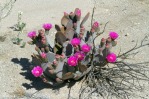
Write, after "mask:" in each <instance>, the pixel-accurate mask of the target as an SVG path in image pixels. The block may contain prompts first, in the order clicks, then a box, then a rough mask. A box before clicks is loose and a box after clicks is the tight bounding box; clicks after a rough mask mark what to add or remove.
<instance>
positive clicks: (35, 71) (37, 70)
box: [32, 66, 43, 77]
mask: <svg viewBox="0 0 149 99" xmlns="http://www.w3.org/2000/svg"><path fill="white" fill-rule="evenodd" d="M42 73H43V69H42V68H41V67H40V66H36V67H34V68H33V69H32V74H33V75H34V76H35V77H39V76H41V75H42Z"/></svg>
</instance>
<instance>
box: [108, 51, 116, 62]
mask: <svg viewBox="0 0 149 99" xmlns="http://www.w3.org/2000/svg"><path fill="white" fill-rule="evenodd" d="M106 59H107V61H108V62H110V63H114V62H116V54H114V53H110V54H108V55H107V57H106Z"/></svg>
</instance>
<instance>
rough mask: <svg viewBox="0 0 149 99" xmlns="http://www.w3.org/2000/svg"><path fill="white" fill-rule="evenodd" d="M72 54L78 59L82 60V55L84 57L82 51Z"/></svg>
mask: <svg viewBox="0 0 149 99" xmlns="http://www.w3.org/2000/svg"><path fill="white" fill-rule="evenodd" d="M74 56H75V57H77V58H78V61H81V60H83V59H84V57H85V55H84V53H83V52H81V51H79V52H76V53H75V54H74Z"/></svg>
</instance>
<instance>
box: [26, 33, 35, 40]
mask: <svg viewBox="0 0 149 99" xmlns="http://www.w3.org/2000/svg"><path fill="white" fill-rule="evenodd" d="M27 36H28V37H29V38H31V39H33V38H34V37H36V31H31V32H29V33H28V34H27Z"/></svg>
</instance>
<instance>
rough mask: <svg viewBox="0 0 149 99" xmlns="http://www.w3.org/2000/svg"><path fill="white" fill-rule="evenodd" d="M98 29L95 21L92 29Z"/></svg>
mask: <svg viewBox="0 0 149 99" xmlns="http://www.w3.org/2000/svg"><path fill="white" fill-rule="evenodd" d="M98 27H99V23H98V22H97V21H96V22H94V24H93V28H94V29H96V28H98Z"/></svg>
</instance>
